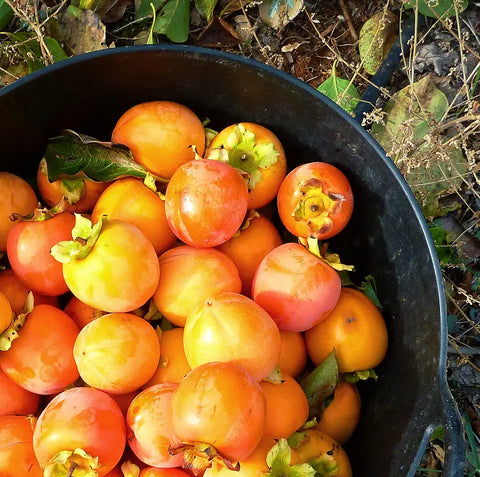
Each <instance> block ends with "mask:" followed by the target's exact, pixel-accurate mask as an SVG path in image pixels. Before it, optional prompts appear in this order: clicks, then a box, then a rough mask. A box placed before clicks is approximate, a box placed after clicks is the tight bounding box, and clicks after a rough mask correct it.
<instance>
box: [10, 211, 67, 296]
mask: <svg viewBox="0 0 480 477" xmlns="http://www.w3.org/2000/svg"><path fill="white" fill-rule="evenodd" d="M74 225H75V217H74V215H73V214H70V213H69V212H63V213H61V214H58V215H55V216H54V217H52V218H51V219H48V220H44V221H29V220H26V221H21V222H17V223H16V224H15V225H14V226H13V227H12V228H11V230H10V232H9V234H8V241H7V255H8V260H9V261H10V265H11V267H12V269H13V271H14V272H15V274H16V275H17V277H18V278H19V279H20V281H21V282H22V283H23V284H24V285H25V286H26V287H27V288H28V289H29V290H33V291H35V292H38V293H41V294H43V295H52V296H58V295H63V294H64V293H66V292H67V291H68V286H67V284H66V283H65V280H64V278H63V274H62V264H61V263H59V262H57V261H56V260H55V259H54V258H53V257H52V255H51V254H50V250H51V248H52V247H53V246H54V245H55V244H57V243H58V242H61V241H62V240H70V239H71V237H72V235H71V232H72V228H73V227H74Z"/></svg>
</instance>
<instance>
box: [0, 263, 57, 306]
mask: <svg viewBox="0 0 480 477" xmlns="http://www.w3.org/2000/svg"><path fill="white" fill-rule="evenodd" d="M0 291H1V292H2V293H3V294H4V295H5V296H6V297H7V299H8V301H9V303H10V305H11V307H12V310H13V311H14V312H15V313H17V314H18V313H20V311H21V310H22V308H23V305H25V300H26V299H27V295H28V291H29V290H28V288H27V287H26V286H25V285H24V284H23V283H22V282H21V281H20V279H19V278H18V277H17V276H16V275H15V272H14V271H13V270H12V269H11V268H7V269H6V270H1V271H0ZM33 298H34V303H35V305H52V306H56V307H57V308H58V297H56V296H47V295H42V294H40V293H36V292H33Z"/></svg>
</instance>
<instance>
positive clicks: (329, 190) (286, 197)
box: [277, 162, 354, 240]
mask: <svg viewBox="0 0 480 477" xmlns="http://www.w3.org/2000/svg"><path fill="white" fill-rule="evenodd" d="M310 186H314V187H315V193H314V194H313V195H312V196H310V195H309V194H310V193H311V192H312V189H309V187H310ZM353 202H354V201H353V193H352V188H351V186H350V182H349V181H348V179H347V177H346V176H345V174H343V172H342V171H340V169H338V168H337V167H335V166H333V165H331V164H328V163H325V162H310V163H306V164H302V165H300V166H298V167H297V168H295V169H294V170H293V171H291V172H289V173H288V174H287V176H286V177H285V179H284V180H283V181H282V184H281V185H280V189H279V190H278V195H277V206H278V214H279V216H280V220H281V221H282V223H283V225H284V226H285V227H286V229H287V230H288V231H289V232H291V233H292V234H293V235H295V236H297V237H305V238H307V237H310V236H312V237H315V238H318V239H319V240H325V239H328V238H330V237H333V236H334V235H337V234H338V233H339V232H341V231H342V230H343V229H344V228H345V226H346V225H347V223H348V221H349V220H350V217H351V215H352V212H353ZM302 203H303V205H304V206H305V208H304V214H305V215H302V214H299V212H298V209H297V207H298V205H299V204H302ZM321 214H325V217H324V220H322V221H321V225H319V223H315V221H317V220H319V218H320V217H321ZM300 215H302V216H301V217H300ZM322 217H323V215H322Z"/></svg>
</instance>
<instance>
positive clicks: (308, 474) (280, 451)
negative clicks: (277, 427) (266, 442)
mask: <svg viewBox="0 0 480 477" xmlns="http://www.w3.org/2000/svg"><path fill="white" fill-rule="evenodd" d="M291 461H292V449H291V447H290V446H289V445H288V441H287V439H284V438H281V439H279V440H278V442H277V443H276V444H275V445H274V446H273V447H272V448H271V449H270V450H269V451H268V453H267V465H268V469H269V470H268V472H265V473H264V474H263V475H264V476H265V477H314V476H315V469H314V468H313V467H312V466H311V465H310V464H307V463H302V464H293V465H292V464H291Z"/></svg>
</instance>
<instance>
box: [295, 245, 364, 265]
mask: <svg viewBox="0 0 480 477" xmlns="http://www.w3.org/2000/svg"><path fill="white" fill-rule="evenodd" d="M298 243H299V244H300V245H303V246H304V247H305V248H306V249H307V250H308V251H309V252H310V253H312V254H313V255H315V256H316V257H317V258H319V259H320V260H322V261H324V262H325V263H327V264H328V265H330V266H331V267H332V268H333V269H335V270H337V272H343V271H348V272H351V271H353V270H354V268H355V267H354V266H353V265H345V264H344V263H342V262H341V260H340V256H339V255H338V254H337V253H331V252H329V251H328V243H324V244H323V245H322V248H320V245H319V243H318V239H316V238H313V237H308V238H305V237H298Z"/></svg>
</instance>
